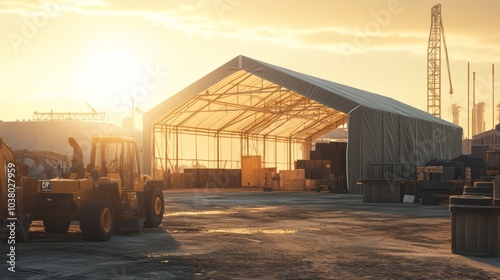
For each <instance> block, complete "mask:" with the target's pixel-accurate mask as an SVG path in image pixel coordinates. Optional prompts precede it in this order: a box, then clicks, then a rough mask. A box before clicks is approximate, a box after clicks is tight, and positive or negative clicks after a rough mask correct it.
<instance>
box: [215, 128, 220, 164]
mask: <svg viewBox="0 0 500 280" xmlns="http://www.w3.org/2000/svg"><path fill="white" fill-rule="evenodd" d="M216 135H217V136H216V137H217V169H219V168H220V165H219V161H220V132H219V131H217V134H216Z"/></svg>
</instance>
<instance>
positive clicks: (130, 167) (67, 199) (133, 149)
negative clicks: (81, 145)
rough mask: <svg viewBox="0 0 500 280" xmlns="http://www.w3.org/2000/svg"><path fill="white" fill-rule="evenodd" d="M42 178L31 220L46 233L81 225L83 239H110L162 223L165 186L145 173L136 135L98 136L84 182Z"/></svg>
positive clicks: (82, 179)
mask: <svg viewBox="0 0 500 280" xmlns="http://www.w3.org/2000/svg"><path fill="white" fill-rule="evenodd" d="M78 177H79V176H78V173H72V174H70V177H69V178H68V179H61V178H55V179H50V180H39V181H38V187H37V195H36V202H35V203H34V205H33V209H31V210H32V211H31V213H33V214H32V216H31V218H32V220H42V221H43V224H44V227H45V231H46V233H48V234H50V233H65V232H66V231H67V230H68V229H69V226H70V224H71V222H72V221H79V222H80V230H81V232H82V235H83V238H84V239H85V240H89V241H106V240H108V239H109V238H110V237H111V236H112V235H113V233H114V232H133V231H140V229H141V228H142V227H143V226H145V227H158V226H160V224H161V223H162V220H163V212H164V208H165V205H164V197H163V192H162V186H163V182H162V181H160V180H152V179H151V177H149V176H147V175H142V174H141V173H140V166H139V155H138V151H137V145H136V143H135V141H134V139H133V138H131V137H117V136H109V137H94V138H93V139H92V149H91V154H90V163H89V164H88V165H87V170H86V173H85V175H84V178H78Z"/></svg>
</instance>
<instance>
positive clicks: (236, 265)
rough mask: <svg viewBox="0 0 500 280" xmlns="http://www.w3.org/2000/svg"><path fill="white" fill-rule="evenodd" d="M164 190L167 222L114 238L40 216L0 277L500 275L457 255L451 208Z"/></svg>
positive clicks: (351, 198) (486, 262)
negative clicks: (88, 234)
mask: <svg viewBox="0 0 500 280" xmlns="http://www.w3.org/2000/svg"><path fill="white" fill-rule="evenodd" d="M164 194H165V200H166V212H165V219H164V223H163V225H162V226H161V228H158V229H144V230H143V231H142V232H141V233H137V234H132V235H115V236H113V237H112V238H111V240H110V241H108V242H97V243H95V242H86V241H83V240H82V237H81V235H80V233H79V227H78V225H77V224H74V225H72V226H71V228H70V232H69V233H68V234H64V235H45V234H44V232H43V227H42V226H41V223H40V222H34V223H33V225H32V228H31V234H30V238H31V240H30V241H29V242H27V243H23V244H17V247H16V256H17V259H16V273H11V272H8V271H7V266H5V261H2V262H1V263H0V270H1V271H2V272H1V273H0V278H1V279H362V278H365V279H500V258H470V257H464V256H460V255H455V254H452V253H451V250H450V214H449V213H448V209H447V206H446V205H440V206H427V205H420V204H416V203H415V204H408V203H398V204H368V203H362V197H361V196H359V195H348V194H331V193H326V192H322V193H316V192H278V191H274V192H262V190H256V189H253V190H237V189H232V190H227V189H224V190H222V189H194V190H176V191H172V190H169V191H165V193H164ZM1 246H2V250H5V251H6V250H7V249H6V247H7V245H6V244H1ZM4 248H5V249H4ZM1 255H3V256H4V257H3V258H5V259H6V257H5V254H4V253H2V254H1Z"/></svg>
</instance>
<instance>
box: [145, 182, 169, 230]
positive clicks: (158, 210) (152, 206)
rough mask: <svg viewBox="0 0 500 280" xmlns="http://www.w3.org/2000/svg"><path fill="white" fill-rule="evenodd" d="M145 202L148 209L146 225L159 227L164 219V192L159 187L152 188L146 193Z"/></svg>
mask: <svg viewBox="0 0 500 280" xmlns="http://www.w3.org/2000/svg"><path fill="white" fill-rule="evenodd" d="M144 203H145V204H144V205H145V210H146V216H145V218H146V219H145V221H144V226H145V227H155V228H156V227H159V226H160V224H161V222H162V220H163V212H164V211H165V202H164V200H163V192H162V191H161V190H159V189H152V190H151V191H149V192H147V193H146V195H145V197H144Z"/></svg>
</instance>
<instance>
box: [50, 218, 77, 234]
mask: <svg viewBox="0 0 500 280" xmlns="http://www.w3.org/2000/svg"><path fill="white" fill-rule="evenodd" d="M70 225H71V221H70V220H69V219H65V218H48V219H44V220H43V227H44V228H45V233H46V234H63V233H66V232H67V231H68V229H69V226H70Z"/></svg>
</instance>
